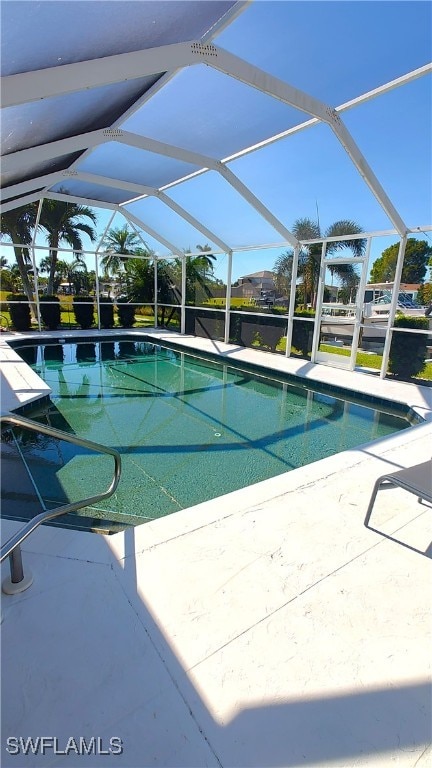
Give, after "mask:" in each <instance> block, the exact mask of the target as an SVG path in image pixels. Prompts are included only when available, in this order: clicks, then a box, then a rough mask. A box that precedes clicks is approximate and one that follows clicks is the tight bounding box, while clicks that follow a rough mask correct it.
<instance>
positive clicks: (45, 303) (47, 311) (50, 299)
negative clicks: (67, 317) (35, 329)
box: [39, 296, 61, 331]
mask: <svg viewBox="0 0 432 768" xmlns="http://www.w3.org/2000/svg"><path fill="white" fill-rule="evenodd" d="M39 308H40V313H41V318H42V320H43V323H44V325H46V326H47V328H49V330H50V331H56V330H57V328H58V327H59V325H60V322H61V315H60V299H59V298H58V296H41V297H40V299H39Z"/></svg>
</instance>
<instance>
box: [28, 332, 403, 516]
mask: <svg viewBox="0 0 432 768" xmlns="http://www.w3.org/2000/svg"><path fill="white" fill-rule="evenodd" d="M16 349H17V352H18V353H19V354H20V355H21V356H22V357H23V358H24V359H25V360H26V361H27V362H29V363H30V364H31V365H32V367H33V368H34V369H35V370H36V371H37V372H38V373H39V375H40V376H41V377H42V378H43V379H44V380H45V381H46V382H47V383H48V384H49V386H50V387H51V388H52V396H51V402H50V403H49V404H47V405H45V406H44V407H43V408H41V407H39V409H36V410H35V412H34V414H29V415H31V416H32V417H33V418H36V419H40V420H42V421H45V422H46V421H48V422H49V423H50V424H51V425H52V426H55V427H57V428H59V429H64V430H66V431H73V432H75V433H76V434H78V435H80V436H82V437H86V438H88V439H89V440H93V441H95V442H99V443H104V444H105V445H109V446H112V447H113V448H116V449H117V450H119V451H120V453H121V454H122V463H123V471H122V479H121V481H120V485H119V487H118V489H117V491H116V493H115V495H114V496H113V497H112V498H111V499H109V500H108V501H105V502H104V506H103V507H102V506H101V507H98V508H92V510H91V515H92V518H93V519H94V520H95V521H96V523H94V524H93V525H92V527H96V528H97V527H98V526H97V520H100V521H102V520H103V521H104V523H103V525H102V523H101V527H102V528H103V529H104V530H105V529H107V528H108V529H110V528H111V529H112V530H115V529H116V528H118V526H122V527H124V525H125V524H139V523H142V522H145V521H148V520H152V519H155V518H158V517H162V516H164V515H167V514H170V513H173V512H176V511H178V510H181V509H184V508H187V507H191V506H193V505H195V504H198V503H200V502H203V501H207V500H209V499H213V498H216V497H219V496H222V495H224V494H226V493H229V492H231V491H234V490H237V489H239V488H243V487H245V486H249V485H252V484H254V483H257V482H259V481H261V480H266V479H268V478H271V477H274V476H276V475H279V474H281V473H283V472H287V471H289V470H291V469H295V468H297V467H301V466H305V465H307V464H309V463H311V462H313V461H316V460H318V459H322V458H325V457H327V456H330V455H333V454H336V453H339V452H340V451H343V450H346V449H349V448H353V447H355V446H358V445H360V444H363V443H367V442H370V441H372V440H374V439H377V438H380V437H383V436H386V435H389V434H391V433H393V432H395V431H398V430H401V429H406V428H407V427H409V426H410V421H409V419H408V416H407V414H406V415H404V414H403V413H402V411H400V412H399V413H398V412H397V411H392V408H391V407H390V406H389V405H388V406H385V405H384V404H383V403H382V404H381V405H380V406H379V408H378V409H377V407H374V405H375V406H376V404H374V403H373V401H372V400H371V401H370V402H367V401H356V400H355V399H354V398H352V399H351V398H350V399H342V397H339V396H337V397H336V396H334V394H332V393H331V392H330V391H319V390H318V389H315V388H313V389H307V388H306V386H305V384H304V382H303V380H301V379H294V380H289V379H288V378H287V380H284V378H283V377H282V376H280V375H277V376H276V377H275V378H270V377H269V375H268V372H267V373H266V374H264V373H262V372H260V371H259V370H257V369H255V370H249V369H246V368H245V367H243V366H242V367H241V368H238V367H236V366H233V365H230V364H228V363H226V362H219V361H216V360H213V359H209V358H206V357H203V356H195V355H193V354H191V353H189V352H188V353H185V352H183V351H180V350H179V349H177V348H175V347H171V346H167V345H164V344H160V343H157V344H156V343H154V341H149V340H147V339H146V338H145V337H143V339H142V340H140V341H136V340H133V341H132V340H131V339H127V338H125V339H121V340H119V341H112V340H110V341H98V342H94V341H86V342H83V343H76V344H44V345H34V346H21V347H16ZM19 444H20V451H21V453H22V456H23V458H24V460H25V461H26V464H27V466H28V469H29V472H30V474H31V476H32V478H33V480H34V484H35V486H36V487H37V489H38V492H39V494H40V497H41V499H42V501H43V503H44V504H45V506H53V505H58V504H59V503H64V502H65V501H66V500H72V499H74V500H75V499H76V498H79V497H82V496H83V495H85V494H86V491H87V490H88V489H89V488H91V489H93V486H94V484H95V482H96V480H101V481H102V484H104V483H105V484H106V480H107V478H108V465H107V464H106V463H105V464H104V462H106V461H107V460H106V458H105V457H101V456H94V455H89V454H86V453H85V451H83V450H81V449H77V448H76V447H75V446H71V445H69V444H65V443H62V444H61V445H59V444H58V443H57V442H56V441H54V440H52V439H49V438H46V437H43V439H40V438H37V437H35V436H34V435H32V436H30V435H29V434H27V436H25V435H20V436H19ZM221 504H222V502H221ZM82 515H89V510H88V509H87V510H83V511H82ZM107 521H110V524H108V523H107ZM111 523H112V525H111Z"/></svg>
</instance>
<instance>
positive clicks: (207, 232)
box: [157, 192, 231, 253]
mask: <svg viewBox="0 0 432 768" xmlns="http://www.w3.org/2000/svg"><path fill="white" fill-rule="evenodd" d="M157 197H158V198H159V200H161V201H162V202H163V203H165V205H167V206H168V207H169V208H171V210H173V211H174V212H175V213H177V214H178V215H179V216H181V218H182V219H185V220H186V221H187V222H189V224H191V225H192V226H193V227H195V229H197V230H198V232H201V234H203V235H205V237H207V238H208V239H209V240H211V241H212V242H213V243H215V244H216V245H218V246H219V248H221V249H222V250H223V251H224V252H225V253H228V252H229V251H230V250H231V248H230V246H229V245H227V243H225V242H224V240H221V239H220V238H219V237H218V236H217V235H215V233H214V232H212V231H211V230H210V229H207V227H206V226H205V225H204V224H202V223H201V222H200V221H198V219H196V218H195V217H194V216H192V215H191V214H190V213H189V212H188V211H186V210H185V209H184V208H182V206H181V205H178V203H176V202H174V200H172V199H171V198H170V197H168V195H166V194H165V193H164V192H158V194H157Z"/></svg>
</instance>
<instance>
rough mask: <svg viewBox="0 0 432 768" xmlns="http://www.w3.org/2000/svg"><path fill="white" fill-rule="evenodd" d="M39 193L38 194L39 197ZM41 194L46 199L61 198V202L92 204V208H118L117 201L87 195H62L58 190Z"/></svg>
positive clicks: (111, 209)
mask: <svg viewBox="0 0 432 768" xmlns="http://www.w3.org/2000/svg"><path fill="white" fill-rule="evenodd" d="M40 196H41V193H40V194H39V197H40ZM43 196H44V197H45V198H47V199H48V200H61V201H62V202H63V203H78V204H79V205H88V206H93V207H94V208H108V209H109V210H110V211H113V210H116V211H117V210H118V205H117V203H106V202H105V201H103V200H91V199H90V198H88V197H79V196H78V195H63V194H61V193H60V192H44V193H43Z"/></svg>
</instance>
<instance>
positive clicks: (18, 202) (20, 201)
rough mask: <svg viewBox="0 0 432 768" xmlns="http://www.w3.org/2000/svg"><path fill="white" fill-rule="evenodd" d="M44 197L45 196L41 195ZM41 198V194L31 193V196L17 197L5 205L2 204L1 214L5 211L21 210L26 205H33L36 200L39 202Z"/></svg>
mask: <svg viewBox="0 0 432 768" xmlns="http://www.w3.org/2000/svg"><path fill="white" fill-rule="evenodd" d="M43 196H44V197H46V195H43ZM41 197H42V192H40V191H39V192H33V194H32V195H23V197H18V198H16V199H15V200H9V201H8V202H7V203H3V205H2V206H1V211H2V213H6V211H13V210H14V208H21V206H23V205H28V204H29V203H34V202H36V201H37V200H40V199H41Z"/></svg>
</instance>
